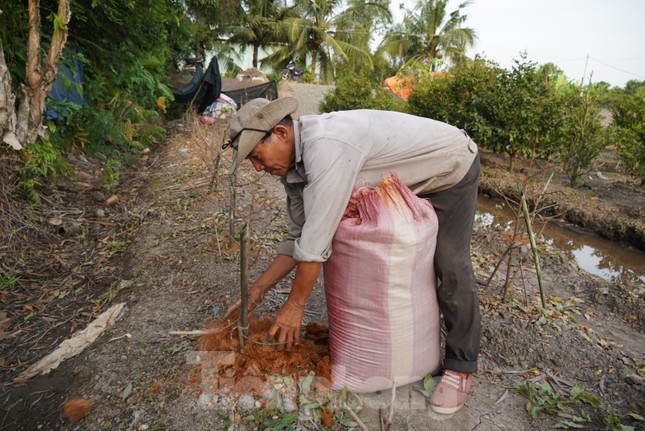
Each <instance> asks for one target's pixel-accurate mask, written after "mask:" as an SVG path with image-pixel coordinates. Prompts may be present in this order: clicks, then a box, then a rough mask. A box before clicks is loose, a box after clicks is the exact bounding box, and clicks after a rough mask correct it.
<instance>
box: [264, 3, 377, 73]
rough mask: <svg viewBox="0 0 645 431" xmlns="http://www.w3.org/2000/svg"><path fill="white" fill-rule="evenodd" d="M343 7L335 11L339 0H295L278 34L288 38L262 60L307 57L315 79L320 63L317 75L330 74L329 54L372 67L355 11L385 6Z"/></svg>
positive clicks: (365, 32) (369, 4)
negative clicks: (291, 11) (293, 13)
mask: <svg viewBox="0 0 645 431" xmlns="http://www.w3.org/2000/svg"><path fill="white" fill-rule="evenodd" d="M352 3H355V4H350V5H349V6H348V7H347V8H345V9H344V10H342V11H340V12H337V11H338V9H339V8H340V7H341V6H342V5H343V4H344V2H343V1H342V0H296V4H295V6H294V7H295V9H296V11H297V14H296V16H293V17H290V18H286V19H285V20H284V21H283V23H282V26H281V30H282V34H283V35H284V36H285V37H286V40H287V41H288V42H287V43H286V44H283V45H282V46H281V47H279V48H278V49H277V50H276V51H275V52H274V53H273V54H272V55H270V56H269V57H268V58H267V59H266V60H267V62H269V63H272V64H274V65H275V64H278V63H280V62H285V60H286V61H288V59H290V58H296V59H300V60H301V61H302V60H303V59H306V58H307V56H311V79H312V80H313V79H315V76H316V72H317V68H318V67H319V65H320V70H321V76H323V77H329V76H333V74H332V73H331V72H332V61H331V59H332V53H333V54H334V55H337V56H339V57H341V58H343V59H350V58H351V59H353V60H355V61H359V62H362V63H363V64H366V65H368V66H369V67H370V68H371V66H372V60H371V53H370V51H369V47H368V46H367V44H366V43H362V41H364V40H369V37H367V38H365V37H356V36H357V35H359V34H363V36H369V30H368V29H365V27H364V26H361V25H360V21H359V20H356V19H354V20H352V16H358V14H357V11H358V10H359V8H360V9H362V10H369V11H378V12H374V13H375V14H376V13H378V14H381V15H383V14H387V16H388V17H389V11H388V10H387V7H384V6H383V5H382V4H379V3H378V2H377V3H367V4H365V3H364V2H352Z"/></svg>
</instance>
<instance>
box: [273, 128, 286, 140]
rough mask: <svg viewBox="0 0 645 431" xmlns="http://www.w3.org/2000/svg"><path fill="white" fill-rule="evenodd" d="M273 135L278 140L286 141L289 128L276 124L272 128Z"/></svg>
mask: <svg viewBox="0 0 645 431" xmlns="http://www.w3.org/2000/svg"><path fill="white" fill-rule="evenodd" d="M273 134H274V135H277V136H278V137H279V138H280V139H283V140H287V139H288V137H289V128H288V127H286V126H284V125H282V124H276V125H275V127H274V128H273Z"/></svg>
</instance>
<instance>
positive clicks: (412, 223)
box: [324, 174, 441, 393]
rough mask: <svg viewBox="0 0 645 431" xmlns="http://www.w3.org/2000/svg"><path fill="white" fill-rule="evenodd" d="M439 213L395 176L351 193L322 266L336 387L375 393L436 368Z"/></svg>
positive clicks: (333, 378) (399, 384)
mask: <svg viewBox="0 0 645 431" xmlns="http://www.w3.org/2000/svg"><path fill="white" fill-rule="evenodd" d="M437 229H438V222H437V216H436V214H435V212H434V208H433V207H432V205H431V204H430V203H429V202H428V201H427V200H425V199H420V198H418V197H417V196H416V195H415V194H414V193H412V191H411V190H410V189H408V188H407V187H406V186H405V185H403V184H402V183H401V182H400V180H399V178H398V177H397V176H396V175H394V174H393V175H391V176H388V177H386V178H384V179H383V180H382V181H381V183H380V184H379V186H378V187H376V188H367V187H363V188H359V189H358V190H356V191H355V192H354V194H353V195H352V197H351V199H350V201H349V204H348V206H347V209H346V210H345V214H344V216H343V219H342V221H341V222H340V225H339V227H338V229H337V231H336V234H335V236H334V239H333V242H332V250H333V252H332V254H331V257H330V258H329V260H327V262H326V263H325V264H324V279H325V295H326V298H327V309H328V319H329V348H330V355H331V365H332V385H333V388H334V389H342V388H344V387H346V388H347V389H349V390H351V391H354V392H359V393H360V392H373V391H377V390H383V389H388V388H391V387H392V385H396V386H401V385H406V384H408V383H412V382H415V381H418V380H420V379H422V378H423V377H424V376H426V375H427V374H428V373H435V372H437V371H438V370H439V367H440V361H441V356H440V323H439V319H440V318H439V307H438V305H437V299H436V287H437V281H436V274H435V270H434V262H433V259H434V253H435V248H436V244H437Z"/></svg>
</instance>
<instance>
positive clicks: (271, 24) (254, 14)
mask: <svg viewBox="0 0 645 431" xmlns="http://www.w3.org/2000/svg"><path fill="white" fill-rule="evenodd" d="M244 9H245V10H246V16H245V18H244V21H243V22H242V23H240V24H239V25H234V26H230V27H229V28H228V32H229V33H230V34H231V35H232V36H231V37H230V38H229V39H228V42H229V43H233V44H237V45H241V46H252V47H253V67H255V68H257V67H258V54H259V51H260V48H263V47H267V46H270V45H272V44H274V43H276V36H275V35H276V25H277V24H276V23H277V22H279V21H281V20H283V19H284V18H286V16H288V13H289V8H287V7H286V4H285V2H284V1H281V0H247V1H246V2H245V5H244Z"/></svg>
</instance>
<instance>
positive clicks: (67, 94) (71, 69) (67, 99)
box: [45, 51, 85, 120]
mask: <svg viewBox="0 0 645 431" xmlns="http://www.w3.org/2000/svg"><path fill="white" fill-rule="evenodd" d="M69 57H70V56H69V55H68V52H67V51H63V55H61V61H60V63H59V64H58V71H57V73H56V81H54V86H53V87H52V90H51V92H50V93H49V96H48V97H49V99H52V100H53V101H55V102H57V103H51V102H52V101H51V100H49V99H48V100H47V109H46V111H45V118H46V119H48V120H53V119H55V118H58V117H66V116H67V115H68V113H69V111H68V109H67V108H66V107H64V106H56V105H57V104H58V103H73V104H76V105H79V106H82V105H83V104H84V103H85V101H84V100H83V63H82V62H81V61H80V60H79V59H77V58H73V59H71V58H69Z"/></svg>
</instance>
